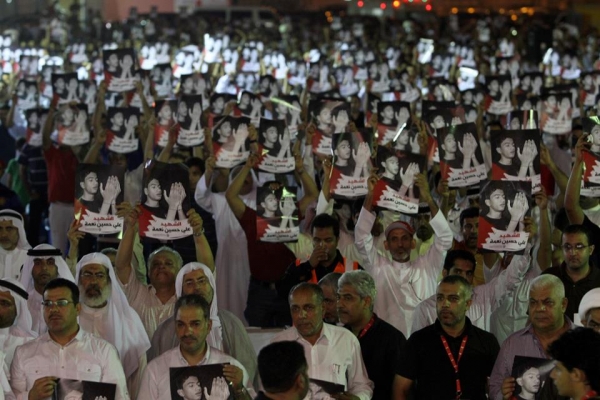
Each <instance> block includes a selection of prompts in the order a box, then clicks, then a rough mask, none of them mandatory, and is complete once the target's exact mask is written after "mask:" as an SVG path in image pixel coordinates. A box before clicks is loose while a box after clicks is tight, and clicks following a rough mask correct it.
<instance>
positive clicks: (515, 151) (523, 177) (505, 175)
mask: <svg viewBox="0 0 600 400" xmlns="http://www.w3.org/2000/svg"><path fill="white" fill-rule="evenodd" d="M540 140H541V139H540V131H539V130H537V129H533V130H532V129H530V130H523V129H519V130H504V131H493V135H492V137H491V143H490V145H491V148H492V179H494V180H509V181H527V182H531V184H532V193H537V192H539V191H540V190H542V177H541V172H540V171H541V167H540V155H539V153H540V151H539V148H540Z"/></svg>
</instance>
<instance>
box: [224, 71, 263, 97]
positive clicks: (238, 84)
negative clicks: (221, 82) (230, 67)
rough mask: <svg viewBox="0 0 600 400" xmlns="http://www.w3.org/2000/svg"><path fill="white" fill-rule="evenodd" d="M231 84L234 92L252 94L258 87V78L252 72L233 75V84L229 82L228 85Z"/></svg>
mask: <svg viewBox="0 0 600 400" xmlns="http://www.w3.org/2000/svg"><path fill="white" fill-rule="evenodd" d="M232 84H233V85H234V86H233V89H234V90H235V91H236V92H237V91H240V90H247V91H249V92H254V91H255V90H256V89H257V86H258V76H257V74H256V73H254V72H240V73H238V74H236V75H235V82H230V85H232ZM232 93H235V92H232Z"/></svg>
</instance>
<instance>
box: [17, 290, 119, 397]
mask: <svg viewBox="0 0 600 400" xmlns="http://www.w3.org/2000/svg"><path fill="white" fill-rule="evenodd" d="M43 296H44V297H43V301H44V303H43V308H44V321H46V324H47V326H48V332H47V333H45V334H43V335H41V336H40V337H38V338H37V339H35V340H32V341H31V342H28V343H25V344H24V345H23V346H20V347H19V348H17V351H16V352H15V356H14V358H13V362H12V366H11V370H10V372H11V374H10V375H11V379H10V385H11V387H12V389H13V392H14V394H15V395H16V396H17V399H18V400H25V399H27V400H45V399H47V398H49V397H51V396H52V394H53V393H54V389H55V388H56V385H57V382H58V380H59V379H60V378H64V379H74V380H83V381H92V382H104V383H112V384H115V385H116V386H117V388H116V396H115V399H117V400H128V399H129V394H128V393H127V386H126V383H125V373H124V372H123V367H122V366H121V362H120V360H119V355H118V354H117V351H116V349H115V348H114V346H113V345H111V344H110V343H108V342H107V341H105V340H103V339H100V338H98V337H96V336H94V335H92V334H90V333H88V332H85V331H84V330H83V329H81V328H80V327H79V324H78V323H77V317H78V316H79V312H80V310H81V304H79V289H78V288H77V285H76V284H75V283H73V282H71V281H68V280H66V279H61V278H58V279H54V280H52V281H51V282H50V283H48V285H46V287H45V289H44V291H43Z"/></svg>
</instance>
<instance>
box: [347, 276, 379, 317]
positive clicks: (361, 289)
mask: <svg viewBox="0 0 600 400" xmlns="http://www.w3.org/2000/svg"><path fill="white" fill-rule="evenodd" d="M344 285H350V286H352V287H353V288H354V289H355V290H356V293H358V295H359V296H360V297H361V298H365V297H370V298H371V309H372V308H373V305H374V304H375V298H376V297H377V288H376V287H375V281H374V280H373V277H372V276H371V275H370V274H369V273H368V272H366V271H360V270H359V271H349V272H345V273H344V274H343V275H342V276H341V278H340V280H339V282H338V288H341V287H342V286H344Z"/></svg>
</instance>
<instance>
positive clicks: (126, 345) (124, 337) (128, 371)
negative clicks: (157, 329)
mask: <svg viewBox="0 0 600 400" xmlns="http://www.w3.org/2000/svg"><path fill="white" fill-rule="evenodd" d="M76 279H77V284H78V286H79V291H80V292H81V312H80V314H79V325H80V326H81V327H82V328H83V330H85V331H86V332H90V333H92V334H94V335H96V336H98V337H101V338H102V339H104V340H106V341H108V342H109V343H111V344H112V345H113V346H115V347H116V348H117V351H118V353H119V357H120V359H121V363H122V364H123V370H124V371H125V377H126V378H127V388H128V390H129V393H130V394H131V396H132V398H136V396H137V391H138V388H139V383H140V380H141V377H142V373H143V371H144V368H145V367H146V351H147V350H148V349H149V348H150V340H149V339H148V335H147V334H146V331H145V329H144V325H143V324H142V320H141V319H140V317H139V315H138V314H137V313H136V312H135V310H134V309H133V308H132V307H131V306H130V305H129V303H128V302H127V298H126V297H125V294H124V293H123V290H122V289H121V287H120V286H119V285H113V284H112V283H113V282H116V279H117V277H116V275H115V273H114V271H113V267H112V264H111V262H110V259H109V258H108V257H107V256H105V255H104V254H102V253H90V254H87V255H86V256H84V257H83V258H82V259H81V260H80V261H79V263H77V271H76Z"/></svg>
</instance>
